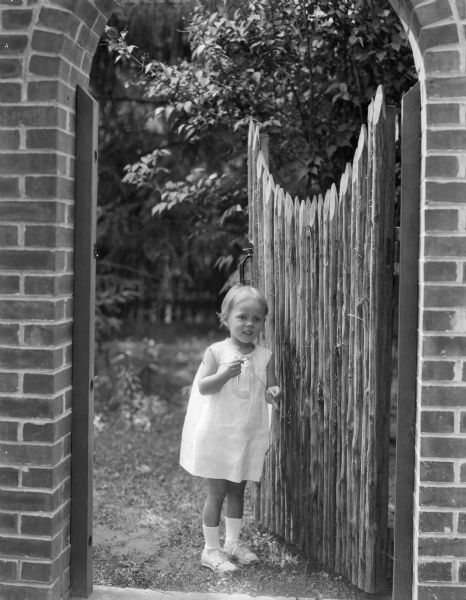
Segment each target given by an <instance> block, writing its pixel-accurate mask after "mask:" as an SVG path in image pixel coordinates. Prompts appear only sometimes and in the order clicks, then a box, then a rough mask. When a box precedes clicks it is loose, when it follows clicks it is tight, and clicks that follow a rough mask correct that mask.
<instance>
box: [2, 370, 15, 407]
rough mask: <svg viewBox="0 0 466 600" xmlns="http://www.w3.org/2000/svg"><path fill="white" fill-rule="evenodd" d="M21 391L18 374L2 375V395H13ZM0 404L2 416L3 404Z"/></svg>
mask: <svg viewBox="0 0 466 600" xmlns="http://www.w3.org/2000/svg"><path fill="white" fill-rule="evenodd" d="M18 389H19V378H18V375H17V373H0V392H1V393H2V394H12V393H14V392H17V391H18ZM4 400H5V399H4V398H2V402H1V403H0V414H1V412H2V403H3V402H4Z"/></svg>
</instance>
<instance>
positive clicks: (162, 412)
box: [94, 327, 388, 600]
mask: <svg viewBox="0 0 466 600" xmlns="http://www.w3.org/2000/svg"><path fill="white" fill-rule="evenodd" d="M152 329H153V330H152V331H151V330H150V329H148V328H146V327H144V336H145V339H142V335H136V336H134V335H133V336H132V337H130V338H125V340H122V341H120V342H118V341H117V340H116V341H115V342H114V343H112V344H111V345H110V347H111V353H110V354H111V355H112V356H114V355H115V353H116V352H122V351H125V352H129V353H130V355H133V356H135V357H136V358H137V356H138V353H139V355H141V353H142V354H143V355H144V356H145V357H146V358H145V360H147V348H149V349H150V348H152V349H153V356H154V363H155V366H154V368H152V369H149V373H148V375H147V377H146V378H145V385H146V386H149V387H150V388H151V390H150V391H151V394H153V396H151V397H150V402H149V406H148V407H146V413H148V417H149V418H148V419H146V421H144V420H143V421H140V422H138V420H137V419H135V420H134V421H135V422H134V423H133V424H131V423H130V420H129V419H128V418H124V417H123V416H122V411H121V407H118V406H116V407H115V406H114V409H113V411H110V410H108V404H109V402H110V398H109V397H108V393H106V388H108V387H109V378H108V372H106V368H107V367H106V366H105V365H106V363H108V361H106V360H103V358H102V356H100V357H98V359H99V360H98V371H99V369H100V373H99V372H98V376H99V377H98V381H99V379H100V384H99V385H98V386H97V392H96V394H97V395H96V421H95V456H94V461H95V462H94V476H95V477H94V582H95V583H96V584H100V585H114V586H120V587H141V588H153V589H160V590H174V591H184V592H188V591H191V592H223V593H244V594H249V595H251V596H255V595H278V596H280V595H281V596H293V597H299V596H301V597H306V598H315V599H320V598H332V599H347V600H350V599H352V600H363V599H369V598H371V599H374V600H376V599H377V600H381V599H382V598H384V599H385V598H387V597H388V596H387V594H385V595H383V594H381V595H370V594H364V593H362V592H360V591H359V590H357V589H356V588H355V587H354V586H352V585H350V584H348V583H347V582H345V580H344V579H342V578H341V577H339V576H337V575H335V574H332V573H327V572H325V571H324V570H323V569H322V568H321V567H320V566H319V565H318V564H316V563H315V562H313V561H312V560H310V559H309V558H308V557H306V556H305V555H303V554H301V553H300V552H298V551H297V549H296V548H293V547H291V546H289V545H286V544H285V543H284V542H283V541H282V540H280V539H278V538H276V537H274V536H272V535H270V534H269V533H267V532H266V531H260V530H258V529H257V528H256V527H255V524H254V519H253V517H252V514H251V506H252V495H253V490H252V488H250V487H248V488H247V499H246V514H245V528H244V538H245V539H247V540H249V542H250V543H251V546H252V547H253V549H254V551H255V552H256V553H257V554H258V555H259V557H260V559H261V562H260V564H259V565H257V566H248V567H241V568H240V570H239V571H238V572H237V573H235V574H234V575H230V576H220V575H216V574H214V573H212V572H211V571H209V570H207V569H205V568H203V567H201V566H200V562H199V557H200V553H201V550H202V544H203V540H202V530H201V518H200V514H201V507H202V503H203V500H204V482H203V481H202V480H200V479H197V478H193V477H191V476H190V475H188V474H187V473H186V472H184V471H183V470H182V469H181V467H179V465H178V451H179V443H180V433H181V428H182V423H183V418H184V412H185V407H186V402H187V389H188V387H189V385H190V383H191V381H192V377H193V374H194V371H195V370H196V368H197V365H198V364H199V361H200V357H201V354H202V351H203V350H204V349H205V348H206V346H207V345H208V344H209V343H212V341H214V340H215V339H217V338H219V337H222V334H221V333H220V332H218V331H217V332H214V333H212V332H205V331H202V330H200V329H198V328H197V329H196V330H190V329H189V328H186V327H182V328H178V329H177V328H175V327H157V328H154V327H153V328H152ZM150 340H153V341H150ZM141 348H143V349H142V350H141ZM107 350H109V347H107ZM107 358H109V357H108V356H107ZM110 358H111V356H110ZM99 365H100V366H99ZM107 366H108V365H107ZM143 379H144V377H143ZM107 391H108V389H107ZM149 426H150V428H149ZM249 485H251V484H249Z"/></svg>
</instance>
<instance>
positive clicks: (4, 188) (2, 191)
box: [0, 177, 19, 198]
mask: <svg viewBox="0 0 466 600" xmlns="http://www.w3.org/2000/svg"><path fill="white" fill-rule="evenodd" d="M0 195H1V196H2V197H3V198H6V197H8V196H19V179H18V177H0Z"/></svg>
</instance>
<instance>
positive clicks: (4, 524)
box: [0, 491, 18, 534]
mask: <svg viewBox="0 0 466 600" xmlns="http://www.w3.org/2000/svg"><path fill="white" fill-rule="evenodd" d="M1 493H2V492H1V491H0V494H1ZM10 493H13V492H11V491H10ZM0 532H1V533H2V534H5V533H7V534H8V533H10V534H11V533H18V516H17V515H12V514H10V513H3V512H1V511H0Z"/></svg>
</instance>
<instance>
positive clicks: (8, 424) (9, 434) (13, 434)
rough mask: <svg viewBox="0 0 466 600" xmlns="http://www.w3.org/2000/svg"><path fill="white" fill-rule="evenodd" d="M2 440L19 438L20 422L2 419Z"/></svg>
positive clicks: (0, 428) (0, 424)
mask: <svg viewBox="0 0 466 600" xmlns="http://www.w3.org/2000/svg"><path fill="white" fill-rule="evenodd" d="M0 440H2V441H4V442H16V441H17V440H18V423H15V422H14V421H0Z"/></svg>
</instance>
